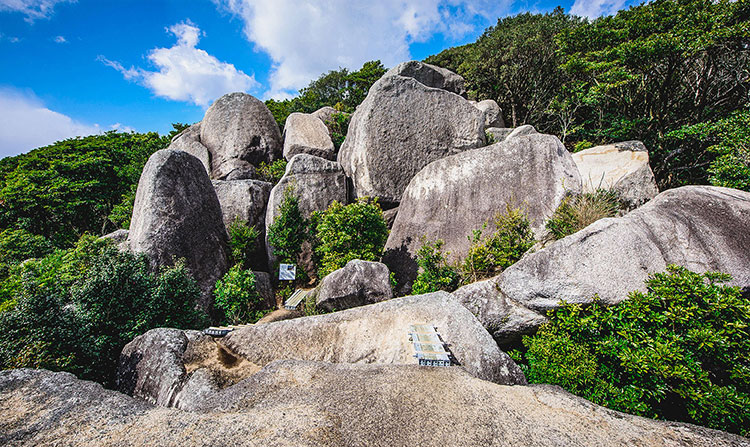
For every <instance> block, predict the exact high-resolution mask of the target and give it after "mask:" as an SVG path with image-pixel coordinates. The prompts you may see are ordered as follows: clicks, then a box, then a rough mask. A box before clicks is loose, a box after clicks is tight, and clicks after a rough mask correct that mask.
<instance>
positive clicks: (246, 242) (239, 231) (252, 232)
mask: <svg viewBox="0 0 750 447" xmlns="http://www.w3.org/2000/svg"><path fill="white" fill-rule="evenodd" d="M228 230H229V248H230V250H231V254H232V262H233V263H234V264H240V265H241V266H242V268H244V269H249V268H250V264H251V262H252V257H253V255H254V254H256V251H257V249H258V237H260V232H259V231H258V230H256V229H255V227H251V226H249V225H248V224H247V221H246V220H242V219H240V218H239V217H236V218H235V219H234V221H233V222H232V223H231V225H229V228H228Z"/></svg>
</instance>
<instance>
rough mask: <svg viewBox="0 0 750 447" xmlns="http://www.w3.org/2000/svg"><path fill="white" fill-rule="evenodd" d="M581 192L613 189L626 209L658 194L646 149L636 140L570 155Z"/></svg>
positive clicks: (639, 204)
mask: <svg viewBox="0 0 750 447" xmlns="http://www.w3.org/2000/svg"><path fill="white" fill-rule="evenodd" d="M573 161H575V163H576V166H577V167H578V171H579V172H580V173H581V180H582V181H583V189H584V191H594V190H596V189H597V188H604V189H612V190H614V191H616V192H617V193H618V194H619V196H620V198H621V200H622V201H623V202H624V205H625V206H626V207H627V208H628V209H634V208H637V207H639V206H641V205H643V204H644V203H646V202H648V201H649V200H651V199H653V198H654V197H656V195H657V194H659V189H658V188H657V186H656V180H655V179H654V173H653V172H652V171H651V167H650V166H649V164H648V151H647V150H646V146H644V145H643V143H641V142H640V141H625V142H623V143H615V144H609V145H606V146H596V147H592V148H590V149H586V150H583V151H580V152H576V153H574V154H573Z"/></svg>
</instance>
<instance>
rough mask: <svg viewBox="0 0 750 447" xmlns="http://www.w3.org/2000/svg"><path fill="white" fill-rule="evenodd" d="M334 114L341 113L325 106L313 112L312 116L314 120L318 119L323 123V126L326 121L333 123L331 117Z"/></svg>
mask: <svg viewBox="0 0 750 447" xmlns="http://www.w3.org/2000/svg"><path fill="white" fill-rule="evenodd" d="M336 113H341V112H339V111H338V110H336V109H334V108H333V107H330V106H325V107H321V108H319V109H318V110H316V111H314V112H313V113H312V115H313V116H314V117H315V118H318V119H319V120H321V121H323V124H325V123H326V122H328V121H333V115H334V114H336Z"/></svg>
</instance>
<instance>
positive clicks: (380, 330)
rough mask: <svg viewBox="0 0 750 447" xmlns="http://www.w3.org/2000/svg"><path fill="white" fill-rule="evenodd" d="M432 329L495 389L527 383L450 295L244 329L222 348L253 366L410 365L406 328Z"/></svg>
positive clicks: (414, 298)
mask: <svg viewBox="0 0 750 447" xmlns="http://www.w3.org/2000/svg"><path fill="white" fill-rule="evenodd" d="M412 324H432V325H434V326H436V327H437V330H438V332H439V333H440V336H441V337H442V339H443V341H444V342H445V343H447V344H448V346H449V349H450V350H451V352H452V354H453V356H454V357H455V358H456V361H457V362H458V364H460V365H462V366H463V367H464V368H466V370H467V371H469V372H470V373H471V374H473V375H475V376H477V377H479V378H481V379H485V380H490V381H493V382H496V383H506V384H520V383H525V382H526V379H525V378H524V376H523V373H521V370H520V369H519V368H518V366H517V365H516V364H515V363H514V362H513V361H512V360H511V359H510V357H508V355H507V354H505V353H504V352H502V351H500V349H499V348H498V347H497V344H496V343H495V341H494V340H493V339H492V337H491V336H490V335H489V333H487V331H486V330H485V329H484V328H483V327H482V325H481V324H480V323H479V321H477V319H476V318H475V317H474V316H473V315H472V314H471V313H470V312H469V311H467V310H466V309H465V308H464V307H462V306H461V304H460V303H458V301H456V299H455V298H453V297H452V296H451V295H450V294H449V293H445V292H436V293H431V294H427V295H418V296H409V297H405V298H399V299H393V300H388V301H384V302H381V303H377V304H371V305H369V306H362V307H356V308H354V309H349V310H344V311H341V312H335V313H331V314H324V315H318V316H314V317H306V318H298V319H295V320H287V321H280V322H276V323H269V324H263V325H255V326H249V327H243V328H241V329H238V330H235V331H233V332H232V333H230V334H229V335H227V336H226V337H225V338H224V341H223V342H224V344H225V345H226V347H227V348H228V349H229V350H230V351H232V352H234V353H236V354H237V355H239V356H241V357H243V358H245V359H247V360H248V361H250V362H252V363H254V364H257V365H266V364H268V363H270V362H272V361H274V360H280V359H287V358H294V359H302V360H314V361H325V362H331V363H390V364H414V363H416V360H415V359H414V358H413V357H412V353H411V351H410V350H411V346H410V342H409V339H408V332H409V325H412Z"/></svg>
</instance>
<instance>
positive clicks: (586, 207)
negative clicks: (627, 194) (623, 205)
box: [546, 189, 620, 239]
mask: <svg viewBox="0 0 750 447" xmlns="http://www.w3.org/2000/svg"><path fill="white" fill-rule="evenodd" d="M619 210H620V199H619V197H618V195H617V193H616V192H614V191H611V190H605V189H597V190H596V191H594V192H589V193H584V194H581V195H578V196H567V197H565V198H564V199H563V201H562V203H560V206H558V207H557V209H556V210H555V212H554V214H552V217H550V219H549V220H548V221H547V224H546V227H547V230H549V232H550V234H551V235H552V237H553V238H554V239H562V238H564V237H565V236H569V235H571V234H573V233H576V232H578V231H580V230H582V229H584V228H586V227H587V226H589V225H591V224H592V223H594V222H596V221H597V220H599V219H603V218H605V217H613V216H616V215H617V212H618V211H619Z"/></svg>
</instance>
